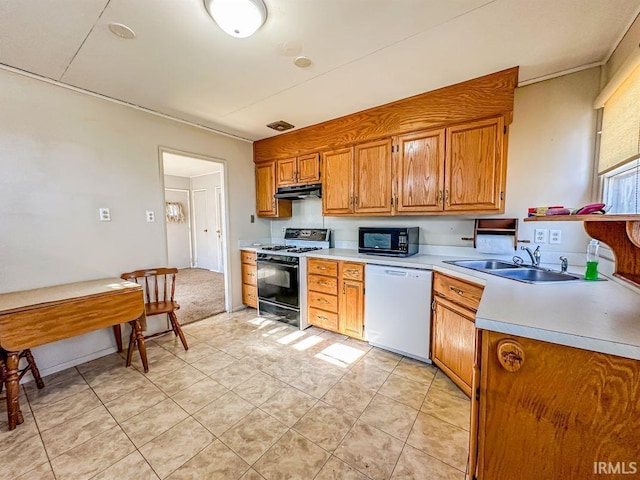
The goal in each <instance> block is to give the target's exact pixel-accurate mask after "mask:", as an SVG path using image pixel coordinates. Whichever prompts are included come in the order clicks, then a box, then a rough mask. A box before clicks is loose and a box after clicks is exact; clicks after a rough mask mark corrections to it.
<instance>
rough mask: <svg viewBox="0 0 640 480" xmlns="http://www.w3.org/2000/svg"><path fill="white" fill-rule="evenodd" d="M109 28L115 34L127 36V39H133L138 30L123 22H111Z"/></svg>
mask: <svg viewBox="0 0 640 480" xmlns="http://www.w3.org/2000/svg"><path fill="white" fill-rule="evenodd" d="M109 30H111V33H113V34H114V35H116V36H118V37H120V38H126V39H127V40H131V39H132V38H135V37H136V32H134V31H133V30H131V29H130V28H129V27H127V26H126V25H123V24H122V23H110V24H109Z"/></svg>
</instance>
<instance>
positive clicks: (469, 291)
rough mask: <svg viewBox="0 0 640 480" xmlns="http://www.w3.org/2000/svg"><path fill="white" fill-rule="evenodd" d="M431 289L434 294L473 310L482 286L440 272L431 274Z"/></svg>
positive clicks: (480, 295)
mask: <svg viewBox="0 0 640 480" xmlns="http://www.w3.org/2000/svg"><path fill="white" fill-rule="evenodd" d="M433 277H434V278H433V290H434V291H435V292H436V294H438V295H440V296H442V297H444V298H446V299H448V300H450V301H452V302H454V303H457V304H459V305H462V306H464V307H467V308H470V309H472V310H473V311H476V310H477V309H478V305H479V304H480V298H481V297H482V290H483V288H482V287H481V286H479V285H474V284H471V283H467V282H465V281H463V280H458V279H457V278H453V277H448V276H446V275H443V274H441V273H436V274H435V275H434V276H433Z"/></svg>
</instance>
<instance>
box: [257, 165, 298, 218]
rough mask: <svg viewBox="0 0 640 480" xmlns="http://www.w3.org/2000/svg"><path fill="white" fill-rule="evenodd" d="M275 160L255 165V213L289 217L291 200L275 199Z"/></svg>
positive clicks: (265, 215) (261, 215)
mask: <svg viewBox="0 0 640 480" xmlns="http://www.w3.org/2000/svg"><path fill="white" fill-rule="evenodd" d="M275 193H276V162H275V160H274V161H271V162H265V163H259V164H257V165H256V213H257V214H258V216H259V217H290V216H291V200H277V201H276V199H275V198H274V197H273V196H274V194H275Z"/></svg>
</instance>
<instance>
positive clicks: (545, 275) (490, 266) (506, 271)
mask: <svg viewBox="0 0 640 480" xmlns="http://www.w3.org/2000/svg"><path fill="white" fill-rule="evenodd" d="M444 263H450V264H451V265H458V266H459V267H465V268H470V269H471V270H477V271H479V272H484V273H489V274H491V275H496V276H498V277H502V278H509V279H511V280H517V281H519V282H525V283H552V282H576V281H579V280H581V278H582V277H579V276H577V275H573V274H571V273H561V272H555V271H553V270H545V269H544V268H540V267H533V266H525V265H517V264H515V263H510V262H505V261H503V260H445V261H444Z"/></svg>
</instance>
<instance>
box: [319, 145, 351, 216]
mask: <svg viewBox="0 0 640 480" xmlns="http://www.w3.org/2000/svg"><path fill="white" fill-rule="evenodd" d="M322 171H323V175H322V213H323V214H324V215H345V214H351V213H353V149H352V148H342V149H340V150H334V151H331V152H325V153H323V154H322Z"/></svg>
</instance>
